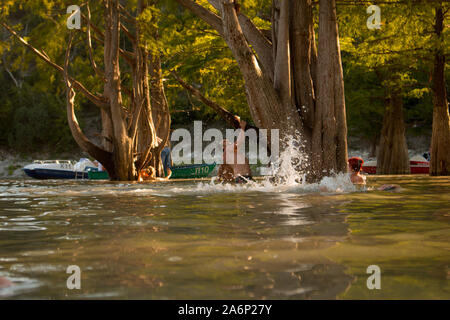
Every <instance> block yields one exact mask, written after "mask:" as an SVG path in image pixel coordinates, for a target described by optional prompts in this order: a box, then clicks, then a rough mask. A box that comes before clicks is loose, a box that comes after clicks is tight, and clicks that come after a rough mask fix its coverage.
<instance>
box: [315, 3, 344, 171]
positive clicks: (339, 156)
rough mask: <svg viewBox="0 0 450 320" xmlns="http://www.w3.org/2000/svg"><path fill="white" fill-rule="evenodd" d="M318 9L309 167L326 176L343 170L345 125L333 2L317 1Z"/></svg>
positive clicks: (340, 64)
mask: <svg viewBox="0 0 450 320" xmlns="http://www.w3.org/2000/svg"><path fill="white" fill-rule="evenodd" d="M319 6H320V8H319V55H318V63H317V85H316V87H317V101H316V113H315V117H314V128H313V136H312V152H313V164H314V167H313V168H314V170H315V171H316V172H320V171H325V172H326V173H327V174H330V173H331V172H333V171H334V172H342V171H343V172H345V171H346V170H347V169H346V168H347V124H346V118H345V101H344V81H343V72H342V63H341V55H340V46H339V33H338V28H337V20H336V4H335V0H320V1H319Z"/></svg>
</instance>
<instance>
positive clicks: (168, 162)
mask: <svg viewBox="0 0 450 320" xmlns="http://www.w3.org/2000/svg"><path fill="white" fill-rule="evenodd" d="M161 161H162V164H163V167H164V175H165V177H166V178H167V179H169V178H170V176H171V175H172V170H171V167H172V166H173V162H172V156H171V155H170V140H169V139H167V142H166V145H165V146H164V149H163V150H162V151H161Z"/></svg>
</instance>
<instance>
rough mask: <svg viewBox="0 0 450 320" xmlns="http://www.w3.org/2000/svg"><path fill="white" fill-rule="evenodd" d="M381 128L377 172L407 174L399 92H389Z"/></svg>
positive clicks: (408, 167) (409, 170) (407, 158)
mask: <svg viewBox="0 0 450 320" xmlns="http://www.w3.org/2000/svg"><path fill="white" fill-rule="evenodd" d="M390 95H391V97H390V98H389V99H387V100H386V110H385V114H384V120H383V128H382V130H381V136H380V145H379V147H378V155H377V174H409V173H411V169H410V166H409V155H408V147H407V145H406V138H405V123H404V120H403V102H402V98H401V96H400V93H399V92H394V93H391V94H390Z"/></svg>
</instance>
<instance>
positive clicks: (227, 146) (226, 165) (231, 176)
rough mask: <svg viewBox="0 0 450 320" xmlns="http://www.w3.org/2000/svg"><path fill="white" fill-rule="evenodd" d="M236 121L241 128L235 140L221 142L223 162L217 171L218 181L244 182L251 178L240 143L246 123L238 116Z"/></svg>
mask: <svg viewBox="0 0 450 320" xmlns="http://www.w3.org/2000/svg"><path fill="white" fill-rule="evenodd" d="M238 121H239V124H240V126H241V130H240V132H239V135H238V138H237V140H236V142H235V143H231V142H229V141H228V140H227V139H224V140H223V142H222V150H223V164H221V165H220V167H219V171H218V173H217V176H218V178H219V180H220V181H224V182H236V183H246V182H248V181H249V180H253V178H252V171H251V169H250V164H249V161H248V158H247V157H246V156H245V154H243V153H242V150H241V145H242V143H243V142H244V141H245V126H246V125H247V123H246V122H245V121H244V120H240V118H238ZM242 160H243V161H242ZM242 162H243V163H242Z"/></svg>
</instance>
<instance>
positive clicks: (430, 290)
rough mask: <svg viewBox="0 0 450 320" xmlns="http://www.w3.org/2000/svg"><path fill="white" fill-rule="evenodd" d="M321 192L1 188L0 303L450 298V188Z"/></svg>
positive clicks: (63, 185)
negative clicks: (374, 276) (373, 273)
mask: <svg viewBox="0 0 450 320" xmlns="http://www.w3.org/2000/svg"><path fill="white" fill-rule="evenodd" d="M324 183H325V184H326V185H327V186H330V185H331V189H330V188H329V189H330V191H327V192H324V191H320V190H323V188H322V189H320V188H319V186H317V185H309V186H301V185H294V186H292V185H290V186H278V187H276V186H271V185H267V184H258V185H257V186H239V187H234V186H230V185H229V186H217V185H211V184H210V183H209V182H194V181H189V182H166V183H159V184H156V183H148V184H137V183H113V182H98V181H38V180H9V181H7V180H0V277H3V278H6V279H9V280H10V281H11V282H12V283H13V285H12V286H9V287H4V288H0V298H3V299H22V298H39V299H48V298H57V299H62V298H68V299H72V298H86V299H91V298H106V299H319V298H330V299H335V298H339V299H353V298H356V299H373V298H387V299H390V298H406V299H410V298H414V299H421V298H424V299H449V298H450V286H449V279H450V269H449V265H450V179H449V178H430V177H428V176H400V177H398V176H397V177H392V176H391V177H388V176H385V177H369V185H370V186H371V188H369V189H372V188H373V189H375V190H369V191H365V192H361V191H357V190H355V189H354V188H353V187H352V185H349V184H348V183H347V182H346V181H339V179H337V180H334V181H331V182H330V181H328V182H324ZM383 183H397V184H399V185H401V186H402V187H403V190H402V191H401V192H398V193H395V192H383V191H377V190H376V187H377V186H379V185H381V184H383ZM69 265H78V266H79V267H80V269H81V272H82V274H81V286H82V287H81V289H80V290H69V289H67V286H66V280H67V277H68V276H69V275H68V274H67V273H66V269H67V267H68V266H69ZM369 265H378V266H379V267H380V269H381V289H380V290H369V289H368V288H367V286H366V281H367V277H368V276H369V275H368V274H367V273H366V269H367V267H368V266H369Z"/></svg>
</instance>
